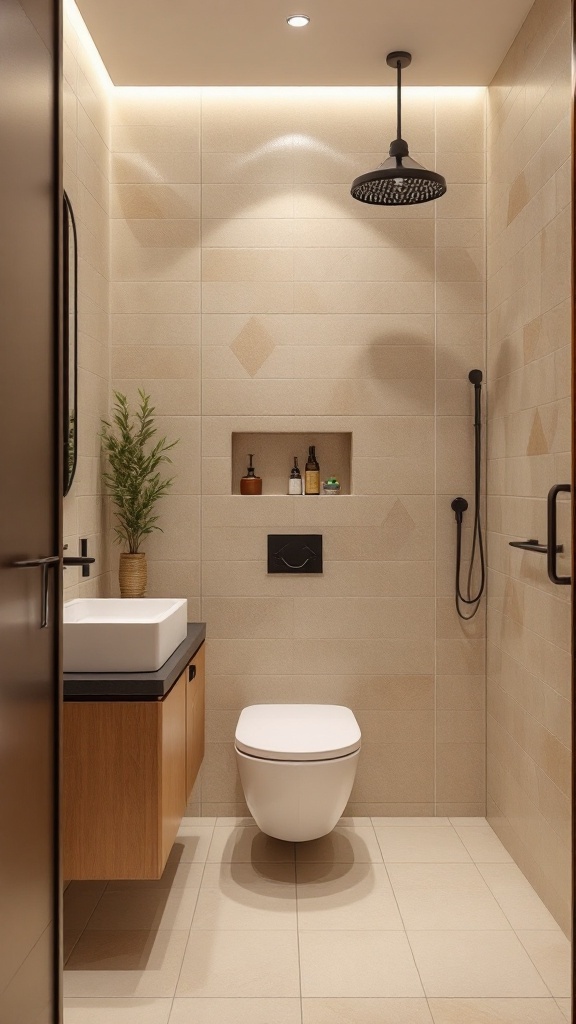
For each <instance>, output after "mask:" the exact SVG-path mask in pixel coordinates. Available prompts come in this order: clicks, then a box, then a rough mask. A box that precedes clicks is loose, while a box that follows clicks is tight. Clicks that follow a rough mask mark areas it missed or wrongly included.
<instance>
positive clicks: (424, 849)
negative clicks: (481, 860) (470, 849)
mask: <svg viewBox="0 0 576 1024" xmlns="http://www.w3.org/2000/svg"><path fill="white" fill-rule="evenodd" d="M375 832H376V838H377V839H378V843H379V846H380V849H381V851H382V856H383V858H384V863H386V862H388V861H399V862H400V863H424V864H425V863H442V862H444V863H457V862H469V861H470V855H469V854H468V853H467V852H466V850H465V848H464V846H463V844H462V842H461V841H460V839H459V838H458V836H457V835H456V833H455V831H454V829H453V828H419V827H414V828H402V827H401V826H400V827H399V828H396V827H393V828H389V827H388V826H385V827H381V826H380V825H376V826H375Z"/></svg>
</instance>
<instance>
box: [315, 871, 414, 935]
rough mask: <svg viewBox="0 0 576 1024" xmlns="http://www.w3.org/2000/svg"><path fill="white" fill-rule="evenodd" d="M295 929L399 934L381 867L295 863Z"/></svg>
mask: <svg viewBox="0 0 576 1024" xmlns="http://www.w3.org/2000/svg"><path fill="white" fill-rule="evenodd" d="M296 879H297V895H298V928H299V929H300V930H301V931H309V930H311V929H314V930H316V931H324V930H328V929H332V928H335V929H338V930H340V931H348V930H351V929H354V930H359V931H367V930H368V929H371V928H374V929H375V930H377V931H381V930H384V931H403V930H404V925H403V924H402V919H401V917H400V914H399V913H398V907H397V904H396V900H395V898H394V893H393V892H392V886H391V885H390V880H389V878H388V873H387V871H386V868H385V866H384V865H383V864H325V863H318V864H299V865H298V867H297V869H296Z"/></svg>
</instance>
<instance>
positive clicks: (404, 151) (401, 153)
mask: <svg viewBox="0 0 576 1024" xmlns="http://www.w3.org/2000/svg"><path fill="white" fill-rule="evenodd" d="M388 63H389V64H392V62H391V61H389V62H388ZM393 66H394V65H393V64H392V67H393ZM402 66H403V65H402V59H401V58H400V57H399V58H398V59H397V61H396V138H395V139H393V140H392V142H391V143H390V150H389V155H390V156H392V157H395V158H396V165H397V166H398V167H401V166H402V158H403V157H405V156H408V144H407V143H406V142H405V141H404V139H403V138H402Z"/></svg>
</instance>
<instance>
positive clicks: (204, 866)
mask: <svg viewBox="0 0 576 1024" xmlns="http://www.w3.org/2000/svg"><path fill="white" fill-rule="evenodd" d="M215 828H216V822H214V824H213V825H212V835H211V836H210V843H209V844H208V849H207V850H206V857H205V859H204V863H203V864H202V874H201V876H200V882H199V884H198V891H197V893H196V901H195V903H194V910H193V912H192V920H191V921H190V928H189V929H188V937H187V939H186V945H185V946H184V952H183V954H182V960H181V962H180V969H179V971H178V977H177V978H176V983H175V985H174V995H173V996H172V1003H171V1006H170V1014H169V1017H168V1024H170V1018H171V1017H172V1013H173V1010H174V1000H175V999H176V993H177V991H178V985H179V984H180V978H181V976H182V969H183V967H184V961H185V959H186V952H187V950H188V945H189V942H190V936H191V934H192V926H193V924H194V917H195V915H196V910H197V908H198V900H199V899H200V892H201V889H202V883H203V881H204V872H205V870H206V864H207V863H208V855H209V853H210V846H211V845H212V841H213V839H214V830H215ZM171 891H172V890H171ZM171 931H172V932H174V931H176V929H174V928H173V929H171Z"/></svg>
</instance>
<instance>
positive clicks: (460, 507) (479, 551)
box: [452, 370, 486, 621]
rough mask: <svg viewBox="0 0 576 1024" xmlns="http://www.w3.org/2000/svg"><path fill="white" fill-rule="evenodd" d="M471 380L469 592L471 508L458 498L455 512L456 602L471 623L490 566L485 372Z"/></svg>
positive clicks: (474, 374) (476, 372)
mask: <svg viewBox="0 0 576 1024" xmlns="http://www.w3.org/2000/svg"><path fill="white" fill-rule="evenodd" d="M468 379H469V380H470V383H471V384H473V385H474V525H473V531H472V550H471V552H470V563H469V566H468V577H467V580H466V586H465V591H464V592H463V591H462V585H461V573H462V527H463V518H464V512H465V511H466V509H467V508H468V502H467V501H466V499H465V498H454V501H453V502H452V509H453V511H454V513H455V516H456V581H455V598H456V611H457V612H458V615H459V617H460V618H461V619H464V620H465V621H468V620H469V619H473V618H474V616H475V615H476V612H477V611H478V609H479V607H480V599H481V597H482V594H483V593H484V586H485V584H486V565H485V559H484V539H483V536H482V522H481V519H480V501H481V495H480V491H481V483H482V416H481V388H482V371H481V370H471V371H470V373H469V375H468ZM477 558H479V559H480V581H479V584H478V588H477V590H476V592H475V593H473V577H474V570H475V567H476V560H477Z"/></svg>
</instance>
